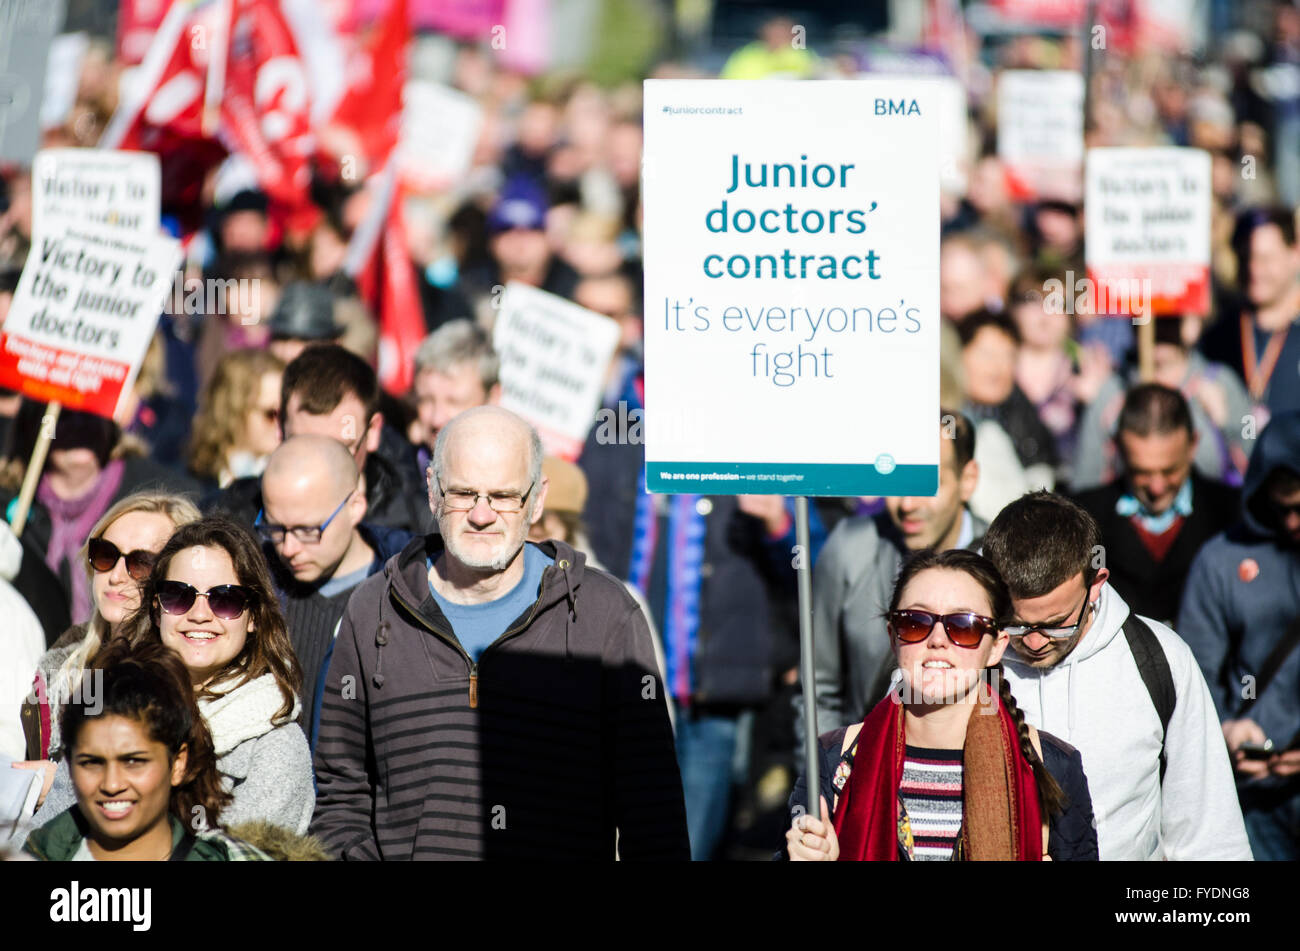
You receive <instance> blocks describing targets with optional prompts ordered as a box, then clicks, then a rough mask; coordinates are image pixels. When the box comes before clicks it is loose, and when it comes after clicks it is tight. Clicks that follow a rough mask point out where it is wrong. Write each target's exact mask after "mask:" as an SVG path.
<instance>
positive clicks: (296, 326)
mask: <svg viewBox="0 0 1300 951" xmlns="http://www.w3.org/2000/svg"><path fill="white" fill-rule="evenodd" d="M345 329H346V328H344V327H343V326H341V325H340V324H339V323H337V322H336V321H335V320H334V295H333V294H331V293H330V292H329V290H328V289H327V288H324V287H322V286H321V285H319V284H313V283H311V282H309V281H294V282H293V283H291V284H288V285H286V287H285V289H284V290H283V291H281V293H280V299H279V301H277V302H276V305H275V311H274V312H273V313H272V314H271V336H272V337H273V338H276V339H279V340H284V339H293V340H337V339H338V338H339V337H341V336H343V331H344V330H345Z"/></svg>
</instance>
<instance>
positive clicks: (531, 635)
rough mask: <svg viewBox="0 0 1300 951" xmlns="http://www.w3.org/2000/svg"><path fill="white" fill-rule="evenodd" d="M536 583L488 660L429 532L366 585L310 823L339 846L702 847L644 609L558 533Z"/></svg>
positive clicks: (324, 728) (592, 852)
mask: <svg viewBox="0 0 1300 951" xmlns="http://www.w3.org/2000/svg"><path fill="white" fill-rule="evenodd" d="M541 547H542V549H543V550H544V551H545V552H546V554H547V555H549V556H550V557H551V558H553V559H554V561H555V564H554V565H552V566H550V567H548V568H547V569H546V572H545V574H544V575H543V577H542V583H541V587H540V590H539V596H538V599H537V601H536V602H535V603H534V604H533V605H532V606H531V607H530V608H529V609H528V611H526V612H525V613H524V614H523V615H521V616H520V617H519V618H517V619H516V620H515V621H514V622H513V623H512V624H511V625H510V627H509V628H508V629H507V631H506V632H505V633H504V634H503V635H502V637H501V638H499V639H498V640H497V641H496V642H494V643H493V644H492V645H490V646H489V647H488V648H487V650H485V651H484V652H483V654H482V656H481V657H480V659H479V661H478V663H477V664H474V663H473V662H471V660H470V658H469V657H468V655H467V654H466V653H465V652H464V650H463V649H462V648H461V646H460V644H459V642H458V641H457V640H456V638H455V632H454V631H452V630H451V626H450V624H449V623H448V621H447V619H446V617H445V616H444V615H443V614H442V612H441V611H440V610H439V609H438V607H437V604H436V602H435V601H434V599H433V597H432V596H431V595H430V594H429V586H428V580H427V576H426V574H425V557H426V555H428V556H430V557H433V558H434V559H436V558H437V557H438V556H439V555H441V554H442V539H441V538H440V537H439V536H437V535H429V536H426V537H424V538H417V539H415V540H414V541H412V542H411V544H410V545H408V546H407V547H406V549H405V550H404V551H403V552H402V553H401V554H399V555H396V556H394V557H393V558H392V559H390V560H389V561H388V563H387V564H386V565H385V566H384V570H383V571H382V572H381V573H379V574H377V575H374V576H372V577H371V578H369V579H367V580H366V581H363V582H362V583H361V584H360V585H358V586H357V588H356V589H355V590H354V592H353V595H352V598H351V600H350V601H349V602H348V607H347V610H346V612H345V613H344V616H343V621H342V624H341V625H340V628H339V635H338V640H337V643H336V644H335V647H334V656H333V659H332V661H331V663H330V668H329V674H328V677H327V680H326V685H325V693H324V697H323V702H322V713H321V723H320V732H319V734H318V741H317V748H316V759H315V763H316V779H317V801H316V814H315V816H314V818H313V821H312V826H311V831H312V833H313V834H314V835H317V836H319V837H320V838H321V839H322V840H323V841H324V842H325V843H326V844H327V846H328V847H329V848H330V849H331V850H332V851H333V852H334V854H336V855H338V856H339V857H341V858H343V859H388V860H391V859H398V860H402V859H491V858H514V859H534V860H537V859H541V860H554V859H578V860H609V859H612V858H613V857H614V849H615V835H616V833H617V836H618V851H619V854H620V856H621V857H622V858H623V859H678V860H683V861H684V860H686V859H687V858H689V846H688V843H687V837H686V820H685V808H684V805H683V799H682V787H681V779H680V775H679V773H678V769H677V760H676V755H675V753H674V749H673V739H672V730H671V726H670V725H669V720H668V714H667V710H666V707H665V704H664V691H663V684H662V682H661V681H660V679H659V675H658V673H657V667H656V664H655V660H654V650H653V646H652V644H651V641H650V634H649V630H648V628H647V625H646V621H645V616H644V615H643V613H642V612H641V609H640V608H639V607H638V606H637V604H636V602H635V601H633V600H632V598H631V597H630V596H629V595H628V594H627V591H626V590H625V589H624V587H623V586H622V585H621V584H620V583H619V582H618V581H616V580H615V579H614V578H612V577H610V576H609V575H607V574H605V573H604V572H602V571H598V570H596V569H593V568H589V567H587V566H586V565H585V558H584V556H583V555H581V554H580V553H577V552H575V551H574V550H573V549H572V548H570V547H569V546H567V545H565V544H562V543H559V542H553V541H549V542H544V543H542V545H541Z"/></svg>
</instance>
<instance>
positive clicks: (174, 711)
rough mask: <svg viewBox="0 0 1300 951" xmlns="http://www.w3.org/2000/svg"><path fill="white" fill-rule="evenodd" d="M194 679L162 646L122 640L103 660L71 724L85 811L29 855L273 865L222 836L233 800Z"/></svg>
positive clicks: (78, 809)
mask: <svg viewBox="0 0 1300 951" xmlns="http://www.w3.org/2000/svg"><path fill="white" fill-rule="evenodd" d="M186 673H187V672H186V670H185V667H184V665H183V664H182V663H181V662H180V659H179V658H178V657H177V656H176V654H175V653H174V652H173V651H170V650H167V649H166V648H164V647H162V646H161V645H158V644H139V645H136V646H134V647H132V646H131V645H129V644H128V643H127V642H126V641H125V640H123V639H121V638H118V639H116V640H114V641H112V642H110V644H109V645H108V646H107V647H105V648H104V649H103V650H102V651H100V652H99V653H98V654H97V655H96V656H95V658H94V659H93V660H92V662H91V663H90V664H89V665H88V668H87V671H86V674H87V676H88V677H89V676H93V677H94V678H95V679H96V680H97V681H98V683H97V684H95V685H94V688H93V690H91V689H87V690H85V691H81V690H78V691H77V695H76V697H75V699H73V700H72V701H71V702H70V703H68V705H67V706H66V707H64V710H63V717H62V720H63V735H64V736H65V737H67V742H68V750H69V754H70V755H69V761H70V763H71V769H72V782H73V785H74V787H75V789H76V803H75V805H73V806H71V807H69V808H68V809H67V810H65V811H63V812H61V813H59V814H58V815H57V816H55V817H54V818H53V819H51V820H50V821H49V822H47V823H46V824H45V825H43V826H42V827H41V828H39V829H37V830H36V831H35V832H33V833H32V834H31V835H30V836H29V837H28V838H27V843H26V846H25V847H24V851H26V852H27V854H29V855H31V856H34V857H35V858H38V859H43V860H46V861H77V860H93V861H99V862H104V861H190V862H204V861H206V862H225V861H234V860H259V859H264V858H265V857H266V856H264V855H262V854H261V853H260V852H258V851H257V850H256V849H254V848H251V847H250V846H248V845H247V844H246V843H243V842H240V841H239V840H237V839H232V838H230V837H229V836H226V835H224V834H223V833H221V832H219V831H217V829H216V826H217V824H218V822H219V821H220V819H221V817H222V814H223V812H224V811H225V809H226V807H227V806H228V805H229V803H230V799H231V797H230V794H229V793H228V792H226V791H225V790H224V789H223V788H222V782H221V774H220V772H219V771H218V769H217V760H216V756H215V754H214V753H213V748H212V738H211V736H210V735H209V733H208V728H207V725H206V724H205V723H204V721H203V717H202V716H201V715H200V713H199V710H198V706H197V704H196V703H195V702H194V694H193V692H192V691H191V690H190V688H189V678H188V676H187V675H186ZM83 693H84V694H86V697H85V698H83V696H82V694H83ZM92 697H93V700H92V699H91V698H92ZM191 830H194V831H193V832H192V831H191ZM195 832H197V833H198V834H197V835H196V834H194V833H195Z"/></svg>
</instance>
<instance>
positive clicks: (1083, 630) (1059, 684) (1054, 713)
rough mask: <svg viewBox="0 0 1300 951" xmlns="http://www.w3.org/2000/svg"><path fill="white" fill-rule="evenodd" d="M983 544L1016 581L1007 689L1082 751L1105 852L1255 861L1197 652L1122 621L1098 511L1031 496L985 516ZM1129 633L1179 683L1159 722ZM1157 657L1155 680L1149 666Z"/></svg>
mask: <svg viewBox="0 0 1300 951" xmlns="http://www.w3.org/2000/svg"><path fill="white" fill-rule="evenodd" d="M984 554H985V555H986V556H987V557H988V558H989V559H990V560H991V561H992V562H993V563H994V564H995V565H996V566H997V568H998V570H999V571H1000V572H1001V573H1002V576H1003V578H1004V579H1005V580H1006V582H1007V585H1008V587H1009V588H1010V589H1011V598H1012V605H1013V609H1014V612H1015V616H1014V618H1012V619H1010V621H1009V623H1008V624H1007V625H1006V630H1007V632H1008V633H1009V634H1011V646H1012V647H1013V648H1014V650H1012V651H1008V652H1007V653H1006V656H1005V657H1004V658H1003V666H1004V669H1005V672H1006V677H1007V680H1008V682H1009V684H1010V686H1011V692H1012V694H1014V696H1015V698H1016V702H1017V703H1018V704H1019V706H1020V709H1021V710H1023V711H1024V714H1025V719H1026V720H1028V721H1029V722H1030V723H1032V724H1033V725H1034V726H1036V727H1038V728H1039V729H1042V730H1046V731H1047V732H1049V733H1052V734H1054V735H1056V736H1058V737H1060V738H1061V739H1063V740H1065V741H1066V742H1068V743H1070V744H1072V745H1073V746H1075V747H1076V748H1077V749H1078V750H1079V752H1080V754H1081V755H1082V757H1083V769H1084V772H1085V773H1086V774H1087V776H1088V786H1089V788H1090V790H1091V792H1092V805H1093V811H1094V813H1095V815H1096V822H1097V844H1098V847H1099V850H1100V853H1101V858H1102V859H1103V860H1110V859H1130V860H1132V859H1138V860H1150V859H1172V860H1186V859H1211V860H1214V859H1218V860H1223V859H1246V860H1249V859H1250V858H1251V852H1250V846H1249V844H1248V842H1247V839H1246V829H1245V825H1244V823H1243V822H1242V818H1241V807H1240V806H1239V805H1238V802H1237V791H1236V787H1235V785H1234V782H1233V776H1232V769H1231V766H1230V765H1229V762H1228V751H1227V747H1226V746H1225V744H1224V741H1223V732H1222V730H1221V729H1220V728H1219V722H1218V717H1217V715H1216V714H1215V710H1214V703H1213V701H1212V700H1211V698H1210V692H1209V689H1208V688H1207V687H1206V685H1205V679H1204V677H1203V676H1202V675H1201V671H1200V668H1199V667H1198V666H1197V664H1196V659H1195V658H1194V657H1193V656H1192V652H1191V650H1190V649H1189V648H1188V647H1187V645H1186V644H1185V643H1184V642H1183V640H1182V639H1181V638H1180V637H1179V636H1178V635H1177V634H1175V633H1174V632H1173V631H1172V630H1170V629H1169V628H1168V627H1166V626H1165V625H1163V624H1160V623H1158V622H1156V621H1152V620H1149V619H1147V618H1142V619H1140V620H1141V624H1145V629H1146V631H1149V632H1150V634H1154V637H1155V641H1157V642H1158V648H1159V650H1158V651H1156V650H1155V649H1154V648H1155V647H1156V645H1155V644H1154V643H1152V642H1151V641H1150V640H1149V636H1150V635H1149V634H1144V633H1143V631H1142V628H1141V624H1139V625H1130V627H1131V628H1135V629H1136V631H1135V632H1132V633H1130V632H1126V631H1125V630H1124V625H1125V621H1126V620H1127V619H1128V617H1129V608H1128V605H1127V604H1125V603H1124V600H1123V599H1122V598H1121V597H1120V596H1119V594H1118V593H1117V592H1116V591H1115V590H1114V589H1113V588H1112V587H1110V585H1108V584H1107V583H1106V579H1107V577H1108V572H1107V570H1106V568H1105V549H1104V548H1103V547H1102V545H1101V533H1100V530H1099V529H1098V527H1097V524H1096V522H1095V521H1094V520H1093V519H1092V517H1091V516H1090V515H1089V514H1088V513H1087V512H1085V511H1084V510H1083V509H1082V508H1080V507H1079V506H1077V505H1075V504H1074V503H1073V502H1070V501H1068V500H1067V499H1065V498H1063V497H1061V496H1059V495H1054V494H1052V493H1050V492H1033V493H1030V494H1028V495H1025V496H1023V497H1021V498H1020V499H1018V500H1017V501H1015V502H1012V503H1011V504H1010V505H1008V506H1007V507H1006V508H1005V509H1003V510H1002V512H1001V513H1000V514H999V515H998V517H997V518H996V519H995V520H994V521H993V524H992V525H990V526H989V530H988V533H987V534H986V535H985V538H984ZM1131 637H1136V638H1143V639H1142V640H1139V641H1137V642H1136V643H1137V644H1138V647H1137V649H1138V650H1139V651H1141V650H1142V645H1143V644H1146V645H1148V646H1149V647H1150V648H1151V650H1150V651H1149V653H1150V654H1151V655H1152V656H1154V657H1155V658H1156V659H1155V661H1154V662H1149V663H1147V664H1146V665H1145V666H1146V668H1147V672H1148V673H1147V677H1148V678H1150V679H1152V680H1153V681H1154V682H1156V683H1159V682H1163V683H1164V684H1165V685H1170V684H1171V685H1172V687H1173V697H1174V703H1173V705H1172V706H1173V709H1172V714H1171V715H1170V718H1169V725H1168V728H1167V729H1165V728H1163V727H1162V723H1161V715H1160V713H1159V712H1158V709H1157V705H1156V704H1157V701H1156V696H1157V695H1158V693H1159V689H1158V688H1156V687H1149V686H1148V684H1147V682H1146V681H1144V677H1143V673H1142V670H1141V669H1140V667H1139V664H1138V662H1137V659H1136V658H1135V655H1134V649H1135V648H1134V646H1132V642H1131V640H1130V638H1131ZM1160 654H1163V657H1164V660H1165V662H1166V663H1167V666H1168V674H1166V675H1163V679H1162V675H1160V674H1153V673H1152V671H1153V670H1155V669H1158V668H1159V666H1160V662H1159V655H1160ZM1162 746H1163V757H1164V761H1165V762H1164V765H1163V767H1162V762H1161V759H1162ZM1162 774H1163V778H1162Z"/></svg>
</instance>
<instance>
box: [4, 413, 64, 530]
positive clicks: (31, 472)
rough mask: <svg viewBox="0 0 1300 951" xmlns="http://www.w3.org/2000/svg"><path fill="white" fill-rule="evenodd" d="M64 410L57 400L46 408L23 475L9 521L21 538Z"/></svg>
mask: <svg viewBox="0 0 1300 951" xmlns="http://www.w3.org/2000/svg"><path fill="white" fill-rule="evenodd" d="M62 409H63V404H62V403H60V402H58V401H57V400H56V401H54V402H52V403H50V404H49V405H48V406H46V408H45V415H44V416H43V417H41V431H40V433H39V434H38V435H37V437H36V445H35V446H33V447H32V458H31V459H30V460H28V462H27V472H26V473H25V474H24V475H23V487H22V490H21V491H20V492H19V493H18V501H17V503H16V504H15V505H14V511H13V516H12V517H11V518H10V520H9V527H10V528H12V529H13V533H14V535H16V536H17V537H19V538H22V535H23V529H24V528H25V527H26V526H27V513H28V512H30V511H31V509H32V499H34V498H35V497H36V486H37V485H39V484H40V481H41V472H42V471H43V470H44V469H45V457H46V455H48V454H49V451H50V443H52V442H53V441H54V429H55V427H56V426H57V425H58V423H59V413H60V411H61V410H62Z"/></svg>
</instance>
